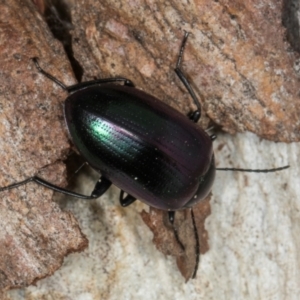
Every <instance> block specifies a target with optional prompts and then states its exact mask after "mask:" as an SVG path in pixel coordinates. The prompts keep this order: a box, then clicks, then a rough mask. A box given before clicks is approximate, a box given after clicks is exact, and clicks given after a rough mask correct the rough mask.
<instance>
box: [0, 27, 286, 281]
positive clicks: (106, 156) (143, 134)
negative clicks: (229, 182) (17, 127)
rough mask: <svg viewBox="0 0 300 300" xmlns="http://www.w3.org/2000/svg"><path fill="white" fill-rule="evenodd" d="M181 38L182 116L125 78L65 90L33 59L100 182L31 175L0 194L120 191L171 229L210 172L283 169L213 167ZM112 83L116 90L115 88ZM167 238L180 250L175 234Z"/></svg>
mask: <svg viewBox="0 0 300 300" xmlns="http://www.w3.org/2000/svg"><path fill="white" fill-rule="evenodd" d="M188 36H189V33H188V32H185V34H184V38H183V40H182V43H181V47H180V51H179V54H178V58H177V63H176V67H175V72H176V74H177V76H178V77H179V79H180V80H181V81H182V83H183V84H184V86H185V87H186V89H187V91H188V92H189V94H190V96H191V97H192V99H193V101H194V104H195V105H196V107H197V108H196V110H194V111H193V112H192V113H190V114H189V115H188V117H186V116H184V115H183V114H181V113H180V112H178V111H177V110H175V109H174V108H172V107H170V106H168V105H166V104H165V103H163V102H161V101H160V100H158V99H157V98H155V97H154V96H152V95H150V94H147V93H146V92H143V91H141V90H138V89H136V88H135V87H134V84H133V82H132V81H131V80H129V79H127V78H123V77H117V78H104V79H97V80H92V81H87V82H82V83H78V84H75V85H72V86H65V85H64V84H63V83H62V82H60V81H59V80H58V79H56V78H55V77H53V76H52V75H50V74H49V73H47V72H46V71H44V70H43V69H42V68H41V67H40V65H39V63H38V59H37V58H33V62H34V64H35V66H36V68H37V70H38V71H39V72H40V73H41V74H43V75H44V76H46V77H47V78H49V79H50V80H52V81H54V82H55V83H56V84H58V85H59V86H60V87H61V88H62V89H64V90H66V91H67V92H68V93H69V96H68V97H67V99H66V100H65V102H64V115H65V121H66V125H67V128H68V131H69V135H70V138H71V140H72V142H73V144H74V145H75V147H76V148H77V150H78V152H79V153H80V154H81V155H82V156H83V157H84V159H85V160H86V162H87V163H88V164H89V165H90V166H91V167H92V168H93V169H95V170H96V171H98V172H99V173H101V177H100V178H99V180H98V181H97V182H96V184H95V187H94V189H93V191H92V193H91V194H90V195H82V194H78V193H75V192H73V191H69V190H67V189H64V188H61V187H58V186H55V185H53V184H52V183H50V182H48V181H46V180H44V179H42V178H40V177H37V176H33V177H30V178H28V179H26V180H24V181H21V182H18V183H14V184H11V185H9V186H6V187H2V188H0V191H4V190H8V189H12V188H16V187H19V186H21V185H24V184H26V183H28V182H31V181H33V182H35V183H37V184H40V185H43V186H44V187H47V188H49V189H52V190H55V191H57V192H60V193H63V194H68V195H71V196H74V197H78V198H82V199H95V198H98V197H100V196H101V195H103V194H104V193H105V192H106V191H107V189H108V188H109V187H110V185H111V184H114V185H116V186H117V187H119V188H120V189H121V192H120V198H119V199H120V203H121V205H122V206H123V207H126V206H128V205H130V204H131V203H133V202H134V201H135V200H136V199H140V200H141V201H143V202H144V203H146V204H148V205H149V206H152V207H156V208H158V209H161V210H165V211H167V212H168V216H169V220H170V222H171V223H172V224H173V222H174V214H175V211H177V210H181V209H186V208H192V207H193V206H194V205H195V204H196V203H198V202H199V201H201V200H203V199H205V198H206V197H207V196H208V194H209V193H210V191H211V188H212V185H213V182H214V178H215V172H216V170H234V171H246V172H247V171H248V172H273V171H277V170H282V169H285V168H287V167H288V166H285V167H281V168H276V169H259V170H251V169H236V168H216V167H215V161H214V153H213V145H212V141H213V140H214V139H215V136H214V135H211V136H209V135H208V134H207V133H206V131H205V130H203V129H202V128H200V127H199V126H197V125H196V123H197V122H198V120H199V119H200V117H201V105H200V102H199V100H198V98H197V96H196V95H195V93H194V91H193V89H192V87H191V85H190V83H189V81H188V80H187V78H186V77H185V75H184V73H183V72H182V70H181V68H180V67H181V61H182V57H183V53H184V49H185V45H186V41H187V38H188ZM118 82H121V83H122V82H123V85H120V84H115V83H118ZM125 193H126V194H127V195H126V196H125ZM191 214H192V221H193V226H194V232H195V240H196V266H195V270H194V274H193V278H194V277H195V276H196V271H197V267H198V262H199V254H200V251H199V238H198V234H197V228H196V225H195V219H194V214H193V211H192V210H191ZM174 233H175V237H176V239H177V241H178V242H179V243H180V241H179V238H178V236H177V233H176V231H175V229H174Z"/></svg>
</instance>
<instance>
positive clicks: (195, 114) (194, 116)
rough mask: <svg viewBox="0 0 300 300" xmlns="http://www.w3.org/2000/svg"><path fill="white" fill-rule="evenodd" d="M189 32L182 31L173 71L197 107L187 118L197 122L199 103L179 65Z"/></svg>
mask: <svg viewBox="0 0 300 300" xmlns="http://www.w3.org/2000/svg"><path fill="white" fill-rule="evenodd" d="M189 34H190V33H189V32H186V31H185V33H184V37H183V40H182V43H181V47H180V50H179V54H178V59H177V63H176V68H175V73H176V74H177V76H178V77H179V79H180V80H181V82H182V83H183V84H184V86H185V88H186V89H187V90H188V92H189V94H190V95H191V97H192V99H193V101H194V103H195V105H196V106H197V109H196V110H195V111H194V112H192V113H191V114H190V115H189V118H190V119H191V120H192V121H193V122H195V123H196V122H198V121H199V119H200V117H201V104H200V102H199V100H198V98H197V96H196V94H195V92H194V90H193V88H192V86H191V84H190V83H189V81H188V80H187V78H186V77H185V75H184V74H183V72H182V71H181V69H180V66H181V61H182V57H183V52H184V48H185V44H186V41H187V38H188V36H189Z"/></svg>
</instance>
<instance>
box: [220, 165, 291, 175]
mask: <svg viewBox="0 0 300 300" xmlns="http://www.w3.org/2000/svg"><path fill="white" fill-rule="evenodd" d="M289 167H290V166H289V165H287V166H283V167H279V168H273V169H239V168H216V170H218V171H237V172H253V173H271V172H276V171H281V170H285V169H288V168H289Z"/></svg>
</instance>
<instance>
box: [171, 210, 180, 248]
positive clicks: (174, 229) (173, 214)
mask: <svg viewBox="0 0 300 300" xmlns="http://www.w3.org/2000/svg"><path fill="white" fill-rule="evenodd" d="M168 218H169V222H170V223H171V225H172V227H173V231H174V236H175V239H176V242H177V243H178V245H179V246H180V248H181V249H182V250H183V251H184V246H183V244H182V242H181V241H180V239H179V236H178V231H177V229H176V227H175V226H174V220H175V211H168Z"/></svg>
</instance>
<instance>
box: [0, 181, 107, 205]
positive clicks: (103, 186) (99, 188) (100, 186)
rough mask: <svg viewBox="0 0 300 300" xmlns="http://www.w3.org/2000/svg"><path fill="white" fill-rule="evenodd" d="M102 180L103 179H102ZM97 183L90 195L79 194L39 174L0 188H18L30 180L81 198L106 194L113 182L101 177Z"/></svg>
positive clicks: (93, 197)
mask: <svg viewBox="0 0 300 300" xmlns="http://www.w3.org/2000/svg"><path fill="white" fill-rule="evenodd" d="M100 180H101V181H100ZM100 180H99V181H98V182H97V183H96V186H95V188H94V190H93V192H92V193H91V195H90V196H88V195H82V194H79V193H76V192H72V191H69V190H67V189H64V188H61V187H59V186H56V185H54V184H52V183H50V182H48V181H46V180H44V179H42V178H40V177H37V176H33V177H30V178H27V179H25V180H23V181H20V182H17V183H13V184H11V185H8V186H5V187H2V188H0V192H2V191H6V190H11V189H14V188H17V187H19V186H21V185H24V184H27V183H29V182H35V183H37V184H39V185H42V186H44V187H46V188H48V189H50V190H53V191H56V192H59V193H62V194H65V195H69V196H73V197H76V198H81V199H87V200H88V199H95V198H98V197H100V196H101V195H102V194H104V193H105V192H106V190H107V189H108V188H109V186H110V185H111V182H110V181H108V180H107V179H104V178H102V177H101V179H100Z"/></svg>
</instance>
